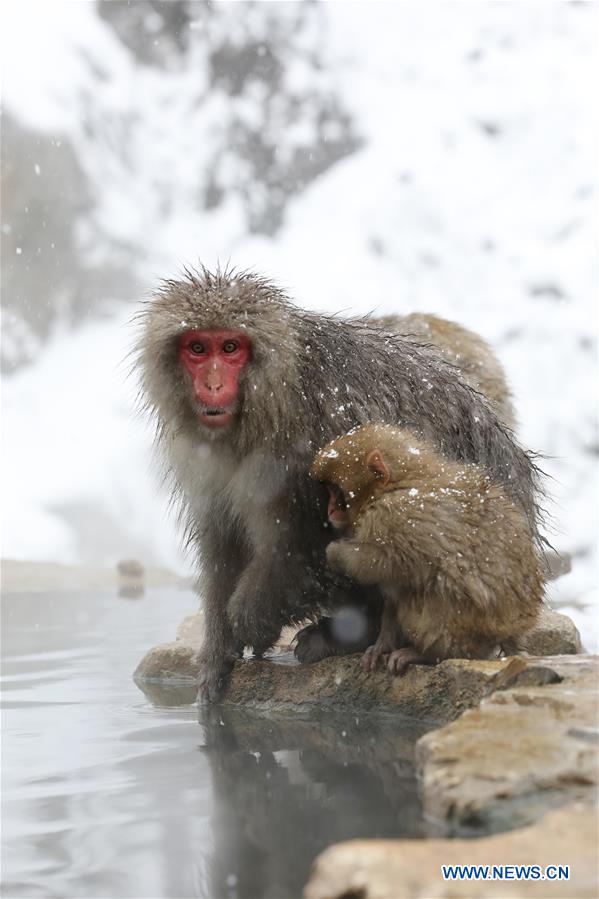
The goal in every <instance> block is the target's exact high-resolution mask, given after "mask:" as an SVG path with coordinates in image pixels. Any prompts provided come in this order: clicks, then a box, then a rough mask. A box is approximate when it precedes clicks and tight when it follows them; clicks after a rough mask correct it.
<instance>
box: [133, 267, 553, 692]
mask: <svg viewBox="0 0 599 899" xmlns="http://www.w3.org/2000/svg"><path fill="white" fill-rule="evenodd" d="M142 324H143V335H142V338H141V342H140V350H139V364H140V367H141V376H142V390H143V393H144V396H145V401H146V406H147V408H148V409H149V410H150V411H151V412H152V413H153V414H154V415H155V417H156V419H157V421H158V431H157V433H158V442H159V444H160V446H161V449H162V451H163V453H164V456H165V461H166V466H167V470H168V471H169V472H170V474H171V475H172V478H173V485H174V489H175V491H176V494H177V496H178V498H179V500H180V503H181V509H182V514H183V517H184V520H185V522H186V525H187V534H188V538H189V540H190V541H191V542H192V543H193V544H197V545H198V548H199V555H200V561H201V569H200V581H199V583H200V588H201V591H202V593H203V598H204V610H205V642H204V647H203V651H202V673H201V677H200V693H199V695H200V698H201V699H208V700H212V699H215V698H216V697H217V696H218V694H219V691H220V689H221V688H222V686H223V684H224V682H225V680H226V675H227V673H228V671H229V669H230V667H231V665H232V664H233V662H234V660H235V659H236V658H237V657H238V656H239V655H240V653H241V652H242V651H243V648H244V647H246V646H249V647H252V648H253V650H254V653H255V654H261V653H263V652H264V651H265V650H266V649H268V648H269V647H270V646H272V644H273V643H274V642H275V641H276V640H277V638H278V636H279V634H280V631H281V628H282V626H283V625H284V624H286V623H289V622H298V621H301V620H305V619H306V618H312V619H315V618H316V617H317V616H318V614H319V613H320V612H321V611H323V610H325V609H332V608H335V607H338V606H339V605H342V604H348V605H351V604H352V603H359V602H362V601H364V600H368V599H369V597H368V596H366V595H365V590H364V588H361V587H359V585H356V584H353V585H352V584H351V582H349V581H348V580H347V579H344V578H343V577H341V576H340V575H336V574H335V573H333V572H331V571H330V570H328V569H327V566H326V559H325V547H326V544H327V543H328V541H329V539H330V529H328V528H326V527H323V521H324V520H325V518H326V516H325V515H324V510H325V508H326V497H325V495H324V494H325V491H324V488H323V487H322V486H321V485H318V484H316V483H315V482H314V481H313V480H312V479H311V478H310V473H309V469H310V465H311V462H312V459H313V457H314V454H315V452H316V451H317V450H318V449H319V448H320V447H322V446H323V445H325V444H326V443H328V442H329V441H330V440H331V439H332V438H334V437H336V436H338V435H340V434H343V433H345V432H347V431H348V430H349V429H350V428H353V427H356V426H357V425H362V424H365V423H367V422H368V421H370V420H379V421H387V422H391V423H394V424H402V425H404V426H407V427H413V428H415V429H416V430H417V431H418V432H419V433H420V434H421V435H422V436H423V437H425V438H427V439H429V440H430V441H431V443H432V444H433V445H434V446H435V447H436V449H437V450H438V451H439V452H441V453H443V454H445V455H446V456H448V457H449V458H452V459H466V460H469V461H473V462H475V463H478V464H480V465H482V466H484V467H485V468H486V470H487V471H488V473H489V476H490V478H491V479H492V480H493V481H496V482H498V483H502V484H504V485H505V487H506V489H507V490H508V491H509V492H510V495H511V496H512V498H513V500H514V502H516V503H517V504H518V505H519V506H520V507H521V508H522V509H523V510H524V513H525V515H526V516H527V521H528V526H529V528H530V531H531V533H535V534H536V502H535V488H536V470H535V466H534V464H533V462H532V460H531V458H530V457H529V455H528V454H527V453H526V452H525V451H524V450H522V449H521V448H520V446H518V444H517V443H516V442H515V440H514V438H513V435H512V433H511V431H510V430H509V429H508V428H507V427H506V426H505V425H504V424H503V423H502V422H501V421H500V419H499V418H498V416H497V414H496V413H495V412H494V410H493V408H492V407H491V405H490V404H489V403H488V402H487V400H486V399H485V397H484V396H482V395H481V394H480V393H479V392H477V391H476V390H474V389H472V387H471V386H470V385H469V384H468V383H466V381H465V380H463V379H462V377H460V374H459V372H458V370H457V369H456V368H455V367H454V366H452V365H450V364H448V363H447V362H445V361H444V360H443V359H442V358H441V356H440V354H439V352H438V351H436V350H435V349H434V348H431V347H428V346H421V345H419V344H418V343H417V342H416V340H415V339H414V338H413V337H402V336H398V335H391V334H389V333H387V332H385V330H383V329H382V328H381V327H377V326H376V325H375V324H373V323H371V322H369V321H368V320H366V321H365V320H350V321H344V320H343V319H339V318H336V317H328V316H323V315H317V314H315V313H312V312H305V311H302V310H300V309H298V308H296V307H294V306H293V305H292V304H291V302H290V301H289V300H288V298H287V297H286V295H285V294H284V293H283V291H281V290H280V289H279V288H277V287H276V286H275V285H274V284H273V283H272V282H270V281H268V280H266V279H264V278H261V277H259V276H257V275H255V274H252V273H250V272H240V273H236V272H235V271H224V272H223V271H217V272H216V273H214V274H212V273H210V272H209V271H207V270H206V269H204V268H202V269H201V270H199V271H198V272H191V271H186V272H185V275H184V277H182V278H181V280H170V281H166V282H164V284H163V286H162V288H161V289H160V290H159V291H158V292H157V294H156V295H155V297H154V299H153V300H151V301H150V302H149V304H148V306H147V308H146V310H145V311H144V312H143V313H142ZM369 638H370V634H368V633H367V630H366V628H364V632H363V633H362V634H356V635H355V640H354V641H353V645H351V646H350V647H349V648H351V649H354V650H355V649H357V648H360V646H361V647H362V648H364V647H365V646H366V645H368V640H369ZM335 651H336V647H335V644H334V641H333V639H332V634H331V625H330V621H329V620H328V619H324V620H323V622H322V623H320V624H315V625H311V626H309V627H308V628H306V629H304V631H302V632H301V633H300V635H299V637H298V643H297V647H296V654H297V656H298V658H300V660H302V661H306V660H315V659H317V658H322V657H323V656H324V655H330V654H331V653H332V652H335ZM337 651H338V647H337ZM345 651H347V648H346V649H345Z"/></svg>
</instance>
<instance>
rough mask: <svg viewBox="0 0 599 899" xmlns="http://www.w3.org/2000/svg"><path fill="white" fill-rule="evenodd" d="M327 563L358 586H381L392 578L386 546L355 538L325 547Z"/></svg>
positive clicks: (336, 541)
mask: <svg viewBox="0 0 599 899" xmlns="http://www.w3.org/2000/svg"><path fill="white" fill-rule="evenodd" d="M327 561H328V563H329V565H330V566H331V568H333V569H334V570H335V571H341V572H343V574H346V575H347V576H348V577H351V578H353V580H355V581H358V583H360V584H364V585H371V584H379V585H380V584H381V583H385V582H388V581H390V580H391V579H392V578H393V574H394V572H393V568H394V565H393V559H392V553H390V552H389V549H388V547H387V546H386V544H382V543H381V544H379V543H367V542H365V541H363V540H360V539H357V538H344V539H342V540H335V541H334V542H333V543H329V545H328V546H327Z"/></svg>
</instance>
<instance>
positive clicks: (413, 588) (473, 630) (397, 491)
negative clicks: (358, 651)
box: [312, 424, 543, 674]
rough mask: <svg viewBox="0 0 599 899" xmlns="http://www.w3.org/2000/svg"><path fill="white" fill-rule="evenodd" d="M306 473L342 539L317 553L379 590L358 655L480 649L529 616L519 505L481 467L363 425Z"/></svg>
mask: <svg viewBox="0 0 599 899" xmlns="http://www.w3.org/2000/svg"><path fill="white" fill-rule="evenodd" d="M312 474H313V477H315V478H316V479H317V480H319V481H321V482H324V483H325V484H326V485H327V486H328V488H329V493H330V499H329V509H328V515H329V521H330V522H331V524H332V525H333V527H334V528H336V529H337V530H338V531H339V532H341V534H342V537H341V539H339V540H335V541H333V542H332V543H329V545H328V547H327V559H328V561H329V564H330V565H331V566H332V567H333V568H336V569H337V570H339V571H341V572H343V573H344V574H347V575H348V576H349V577H351V578H353V579H355V580H356V581H357V582H358V583H360V584H363V585H364V586H377V587H379V589H380V590H381V593H382V594H383V597H384V609H383V616H382V626H381V631H380V634H379V637H378V639H377V641H376V643H375V644H374V645H373V646H371V647H370V648H369V649H368V650H367V651H366V653H365V655H364V660H363V665H364V668H365V669H366V670H371V669H372V668H374V667H376V665H377V664H378V663H379V661H380V660H381V658H382V657H383V656H385V657H387V664H388V667H389V670H390V671H391V672H393V673H396V674H402V673H403V672H404V671H405V670H406V669H407V667H408V666H409V665H410V664H412V663H414V662H421V663H422V662H428V663H434V662H438V661H440V660H441V659H448V658H464V657H465V658H487V657H488V656H489V655H490V654H491V653H492V652H493V651H494V650H496V648H497V647H498V646H502V647H503V648H505V649H508V651H511V650H513V649H514V648H516V647H517V645H518V640H519V639H520V638H521V637H522V636H523V635H524V634H525V633H526V632H527V631H529V630H530V629H531V628H532V627H533V626H534V625H535V624H536V622H537V618H538V615H539V612H540V611H541V607H542V601H543V579H542V574H541V566H540V561H539V558H538V554H537V551H536V547H535V544H534V540H533V537H532V535H531V533H530V529H529V526H528V523H527V521H526V517H525V515H524V513H523V511H522V508H521V507H520V506H519V505H518V504H516V503H515V502H514V501H513V499H512V498H511V497H510V496H509V495H508V493H507V491H506V489H505V487H504V486H503V485H501V484H498V483H493V482H492V481H491V479H490V477H489V475H488V474H487V473H486V471H485V470H484V469H482V468H481V467H480V466H479V465H472V464H467V463H465V462H455V461H453V460H450V459H447V458H446V457H445V456H441V455H439V453H438V452H437V451H436V450H435V448H434V447H433V446H432V444H431V443H430V441H427V440H422V439H418V438H417V437H416V435H415V434H413V433H412V432H411V431H409V430H407V429H405V428H395V427H393V426H392V425H379V424H371V425H366V426H365V427H363V428H356V429H355V430H353V431H350V432H349V434H345V435H344V436H343V437H340V438H338V439H336V440H333V441H332V442H331V443H330V444H329V445H328V446H326V447H325V448H324V449H323V450H321V451H320V452H319V453H318V455H317V456H316V459H315V461H314V464H313V466H312Z"/></svg>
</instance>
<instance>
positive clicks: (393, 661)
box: [387, 646, 433, 676]
mask: <svg viewBox="0 0 599 899" xmlns="http://www.w3.org/2000/svg"><path fill="white" fill-rule="evenodd" d="M431 664H433V663H432V662H431V661H430V659H427V658H425V656H423V655H421V654H420V653H419V652H418V651H417V650H416V649H414V647H413V646H403V647H402V648H401V649H396V650H394V651H393V652H392V653H391V655H390V656H389V658H388V660H387V668H388V669H389V671H390V672H391V674H397V675H399V676H401V675H403V674H405V673H406V671H407V670H408V668H409V667H410V665H431Z"/></svg>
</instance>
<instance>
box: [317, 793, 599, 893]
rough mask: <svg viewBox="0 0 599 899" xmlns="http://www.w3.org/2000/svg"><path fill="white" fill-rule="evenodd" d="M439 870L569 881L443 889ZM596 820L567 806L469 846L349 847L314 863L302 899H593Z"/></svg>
mask: <svg viewBox="0 0 599 899" xmlns="http://www.w3.org/2000/svg"><path fill="white" fill-rule="evenodd" d="M442 865H540V866H542V867H543V868H545V867H546V866H547V865H569V866H570V880H568V881H565V880H561V881H553V882H548V881H546V880H538V881H532V880H529V881H524V880H503V881H492V880H488V881H480V880H479V881H467V880H464V881H445V880H443V876H442V869H441V866H442ZM597 888H598V882H597V814H596V809H595V807H594V806H592V805H590V804H587V803H578V802H577V803H572V804H570V805H568V806H566V807H565V808H563V809H560V810H559V811H553V812H551V813H549V814H548V815H546V816H545V817H544V818H543V819H542V820H541V821H539V822H537V823H536V824H534V825H533V826H531V827H526V828H524V829H521V830H517V831H511V832H509V833H503V834H498V835H495V836H491V837H483V838H481V839H472V840H438V839H436V840H426V841H414V840H352V841H351V842H347V843H339V844H338V845H336V846H331V847H330V848H329V849H327V850H326V851H325V852H323V853H322V854H321V855H320V856H319V857H318V858H317V860H316V862H315V864H314V867H313V871H312V876H311V877H310V880H309V882H308V885H307V886H306V889H305V892H304V895H305V897H306V899H470V897H472V899H475V897H476V899H494V897H496V899H528V897H531V899H533V897H536V899H548V897H552V899H553V897H555V899H566V897H570V899H586V897H589V899H596V897H597V895H598V893H597Z"/></svg>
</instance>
